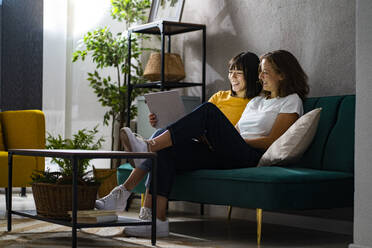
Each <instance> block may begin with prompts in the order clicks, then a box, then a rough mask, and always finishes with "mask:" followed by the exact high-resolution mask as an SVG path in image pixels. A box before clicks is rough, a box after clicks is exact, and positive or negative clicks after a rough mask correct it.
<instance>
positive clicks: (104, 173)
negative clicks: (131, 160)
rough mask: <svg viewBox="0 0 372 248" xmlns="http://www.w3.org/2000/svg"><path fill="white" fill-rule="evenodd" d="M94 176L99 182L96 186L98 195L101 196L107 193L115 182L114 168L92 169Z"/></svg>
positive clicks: (114, 185) (115, 184) (113, 186)
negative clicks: (97, 186)
mask: <svg viewBox="0 0 372 248" xmlns="http://www.w3.org/2000/svg"><path fill="white" fill-rule="evenodd" d="M93 173H94V177H95V178H96V179H97V180H98V181H100V182H101V185H100V186H99V188H98V197H99V198H102V197H104V196H106V195H108V194H109V193H110V192H111V190H112V189H113V188H115V187H116V186H117V185H118V183H117V178H116V169H96V168H94V169H93Z"/></svg>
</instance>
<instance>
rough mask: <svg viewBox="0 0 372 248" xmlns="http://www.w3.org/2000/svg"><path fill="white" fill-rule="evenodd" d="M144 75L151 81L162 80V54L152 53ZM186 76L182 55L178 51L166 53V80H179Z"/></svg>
mask: <svg viewBox="0 0 372 248" xmlns="http://www.w3.org/2000/svg"><path fill="white" fill-rule="evenodd" d="M143 77H144V78H146V79H148V80H150V81H160V80H161V54H160V53H151V55H150V58H149V61H148V62H147V64H146V67H145V71H144V73H143ZM184 78H185V69H184V66H183V63H182V60H181V56H180V55H179V54H176V53H165V54H164V80H165V81H168V82H177V81H180V80H182V79H184Z"/></svg>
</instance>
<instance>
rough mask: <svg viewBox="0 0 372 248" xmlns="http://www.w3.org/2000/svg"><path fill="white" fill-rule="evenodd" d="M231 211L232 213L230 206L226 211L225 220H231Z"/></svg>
mask: <svg viewBox="0 0 372 248" xmlns="http://www.w3.org/2000/svg"><path fill="white" fill-rule="evenodd" d="M231 211H232V206H228V209H227V220H231Z"/></svg>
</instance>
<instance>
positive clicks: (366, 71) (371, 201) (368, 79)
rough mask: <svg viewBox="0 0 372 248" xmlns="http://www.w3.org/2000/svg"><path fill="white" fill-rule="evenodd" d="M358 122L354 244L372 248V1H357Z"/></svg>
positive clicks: (356, 123)
mask: <svg viewBox="0 0 372 248" xmlns="http://www.w3.org/2000/svg"><path fill="white" fill-rule="evenodd" d="M356 13H357V15H356V20H357V26H356V95H357V101H356V122H355V208H354V244H353V245H351V246H350V247H353V248H359V247H360V248H362V247H372V236H371V231H372V190H371V189H372V180H371V175H372V166H371V161H372V152H371V151H372V149H371V139H370V138H369V137H371V136H372V131H371V126H372V112H371V106H372V87H371V83H372V59H371V58H372V2H371V1H370V0H358V1H357V11H356Z"/></svg>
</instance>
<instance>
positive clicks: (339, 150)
mask: <svg viewBox="0 0 372 248" xmlns="http://www.w3.org/2000/svg"><path fill="white" fill-rule="evenodd" d="M354 129H355V96H345V98H344V99H343V100H342V102H341V104H340V107H339V110H338V117H337V122H336V123H335V125H334V127H333V129H332V131H331V133H330V135H329V137H328V140H327V144H326V147H325V152H324V159H323V169H325V170H335V171H346V172H352V173H353V172H354V139H355V138H354ZM345 130H347V131H345Z"/></svg>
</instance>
